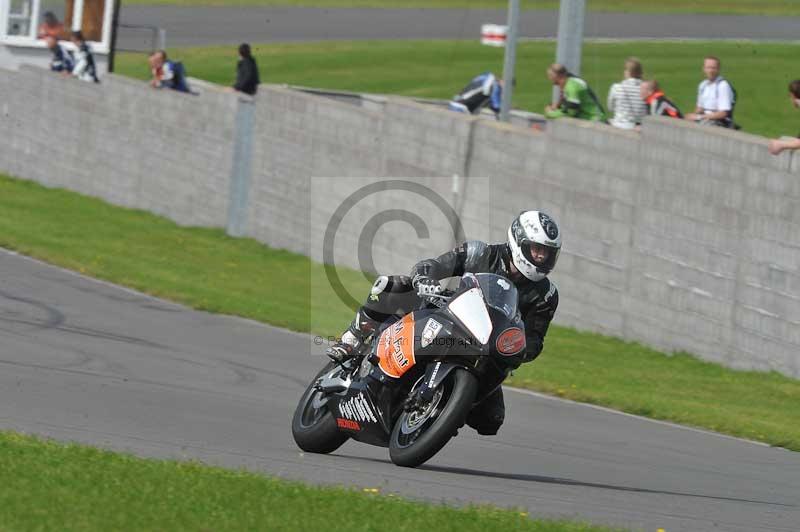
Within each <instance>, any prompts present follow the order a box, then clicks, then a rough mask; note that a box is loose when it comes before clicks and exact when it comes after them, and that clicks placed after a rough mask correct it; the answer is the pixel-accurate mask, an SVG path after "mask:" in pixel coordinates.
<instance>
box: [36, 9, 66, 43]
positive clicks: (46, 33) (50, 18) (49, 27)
mask: <svg viewBox="0 0 800 532" xmlns="http://www.w3.org/2000/svg"><path fill="white" fill-rule="evenodd" d="M42 19H44V20H43V21H42V23H41V24H39V29H38V31H37V32H36V38H37V39H47V38H48V37H53V38H55V39H59V38H61V37H62V36H63V35H64V24H62V23H61V22H60V21H59V20H58V17H56V16H55V14H54V13H53V12H52V11H47V12H46V13H45V14H44V15H42Z"/></svg>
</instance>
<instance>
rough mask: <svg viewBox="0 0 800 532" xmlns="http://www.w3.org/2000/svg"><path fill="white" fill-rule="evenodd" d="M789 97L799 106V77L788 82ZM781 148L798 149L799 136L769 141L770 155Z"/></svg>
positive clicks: (799, 143) (776, 152)
mask: <svg viewBox="0 0 800 532" xmlns="http://www.w3.org/2000/svg"><path fill="white" fill-rule="evenodd" d="M789 99H790V100H791V102H792V105H793V106H794V107H796V108H800V79H796V80H794V81H792V82H791V83H789ZM783 150H800V138H794V139H772V140H770V141H769V152H770V153H771V154H772V155H778V154H779V153H781V152H782V151H783Z"/></svg>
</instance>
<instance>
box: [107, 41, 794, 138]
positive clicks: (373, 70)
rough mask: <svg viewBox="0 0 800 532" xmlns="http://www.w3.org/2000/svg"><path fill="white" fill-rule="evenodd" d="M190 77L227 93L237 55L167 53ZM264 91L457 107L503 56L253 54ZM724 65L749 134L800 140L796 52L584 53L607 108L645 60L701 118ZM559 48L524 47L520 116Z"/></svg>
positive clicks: (357, 50)
mask: <svg viewBox="0 0 800 532" xmlns="http://www.w3.org/2000/svg"><path fill="white" fill-rule="evenodd" d="M170 53H171V55H172V56H173V57H175V58H178V59H180V60H182V61H183V63H184V65H185V66H186V68H187V70H188V73H189V75H190V76H193V77H197V78H201V79H206V80H209V81H212V82H215V83H220V84H223V85H229V84H231V83H232V82H233V79H234V77H235V65H236V49H235V47H234V46H227V47H203V48H185V49H176V50H170ZM254 54H255V56H256V58H257V59H258V62H259V66H260V69H261V72H262V75H261V79H262V81H264V82H266V83H288V84H293V85H305V86H311V87H321V88H327V89H339V90H351V91H362V92H372V93H394V94H401V95H406V96H414V97H429V98H448V99H449V98H451V97H452V96H453V94H455V93H456V92H458V91H459V90H460V89H461V87H463V86H464V85H465V84H466V83H467V81H468V80H469V79H470V78H471V77H472V76H474V75H476V74H478V73H480V72H484V71H486V70H491V71H494V72H496V73H498V74H499V73H500V72H502V64H503V51H502V50H501V49H496V48H491V47H487V46H481V45H480V44H479V43H477V42H475V41H371V42H325V43H300V44H268V45H254ZM707 54H715V55H718V56H719V57H720V58H721V59H722V62H723V73H724V75H725V76H726V77H727V78H728V79H729V80H730V81H731V82H732V83H733V84H734V86H735V88H736V90H737V92H738V104H737V106H736V120H737V121H738V122H739V123H740V124H741V125H742V126H743V128H744V130H745V131H747V132H750V133H756V134H760V135H766V136H779V135H794V134H796V133H797V131H798V129H800V113H797V112H796V111H795V110H794V109H793V108H792V107H791V105H790V104H789V99H788V97H787V94H788V90H787V85H788V83H789V81H791V80H792V79H795V78H797V77H800V72H799V71H798V70H797V69H796V67H795V64H796V54H797V46H796V45H789V44H758V43H744V42H742V43H730V42H726V43H712V42H706V43H702V42H680V43H679V42H665V43H652V42H626V43H587V44H586V45H585V48H584V57H583V76H584V77H585V78H586V79H587V81H589V83H590V84H591V85H592V87H593V88H594V89H595V91H596V93H597V94H598V96H599V97H600V98H601V100H603V102H605V98H606V95H607V94H608V90H609V88H610V86H611V84H612V83H615V82H617V81H619V80H620V79H621V78H622V68H623V62H624V60H625V58H626V57H628V56H631V55H635V56H638V57H639V58H640V59H641V60H642V62H643V64H644V68H645V77H647V78H653V77H655V78H656V79H658V80H659V81H660V83H661V85H662V87H663V88H664V89H665V91H666V93H667V96H669V97H670V98H671V99H673V100H674V101H675V103H677V104H678V106H679V107H680V108H681V109H682V110H683V111H684V113H686V112H691V111H693V109H694V103H695V98H696V91H697V85H698V83H699V82H700V80H701V79H702V72H701V67H702V58H703V57H704V56H705V55H707ZM554 57H555V44H554V43H550V42H525V43H522V44H521V46H520V49H519V52H518V67H517V88H516V91H515V94H514V106H515V107H516V108H521V109H526V110H530V111H534V112H541V111H542V109H543V108H544V106H545V105H546V104H547V103H549V99H550V97H551V87H550V86H549V85H548V82H547V79H546V77H545V69H546V68H547V65H549V64H550V63H551V62H552V61H553V58H554ZM117 72H118V73H121V74H125V75H128V76H133V77H137V78H140V79H146V78H147V77H148V76H149V72H148V70H147V63H146V61H145V59H144V57H143V56H142V55H140V54H130V53H128V54H120V56H119V57H118V61H117Z"/></svg>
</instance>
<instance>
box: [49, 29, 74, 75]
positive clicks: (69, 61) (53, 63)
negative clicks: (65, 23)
mask: <svg viewBox="0 0 800 532" xmlns="http://www.w3.org/2000/svg"><path fill="white" fill-rule="evenodd" d="M45 42H46V43H47V48H48V49H49V50H50V52H51V53H52V54H53V57H52V59H50V70H52V71H53V72H64V73H69V72H72V68H73V66H75V58H74V57H73V55H72V54H71V53H70V52H69V50H67V49H66V48H64V47H63V46H61V44H60V43H59V42H58V39H56V38H55V37H46V38H45Z"/></svg>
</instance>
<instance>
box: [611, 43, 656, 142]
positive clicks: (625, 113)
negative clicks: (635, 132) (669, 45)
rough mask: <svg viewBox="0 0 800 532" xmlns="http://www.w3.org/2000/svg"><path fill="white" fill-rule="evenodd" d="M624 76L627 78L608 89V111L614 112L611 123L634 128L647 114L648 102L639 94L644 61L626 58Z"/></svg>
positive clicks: (620, 126) (615, 125) (625, 127)
mask: <svg viewBox="0 0 800 532" xmlns="http://www.w3.org/2000/svg"><path fill="white" fill-rule="evenodd" d="M623 76H624V78H625V79H623V80H622V81H620V82H619V83H614V85H612V86H611V90H610V91H608V111H609V112H613V113H614V117H613V118H612V119H611V120H610V121H609V123H610V124H611V125H612V126H614V127H618V128H621V129H633V128H635V127H636V126H637V125H639V124H641V123H642V118H644V116H645V115H646V114H647V104H646V103H645V102H644V101H642V98H641V96H640V94H639V86H640V85H641V84H642V63H641V62H640V61H639V60H638V59H637V58H635V57H629V58H628V59H626V60H625V71H624V74H623Z"/></svg>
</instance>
